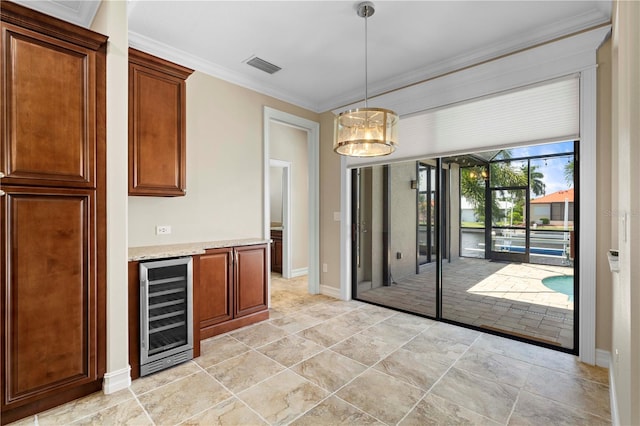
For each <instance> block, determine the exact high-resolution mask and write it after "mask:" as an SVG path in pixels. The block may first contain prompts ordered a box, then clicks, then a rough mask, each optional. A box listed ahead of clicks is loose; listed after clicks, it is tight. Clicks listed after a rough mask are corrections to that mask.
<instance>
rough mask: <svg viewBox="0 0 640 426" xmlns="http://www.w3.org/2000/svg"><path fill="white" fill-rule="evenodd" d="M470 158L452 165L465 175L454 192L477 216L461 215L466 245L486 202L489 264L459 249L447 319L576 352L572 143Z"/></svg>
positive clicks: (446, 294) (449, 275)
mask: <svg viewBox="0 0 640 426" xmlns="http://www.w3.org/2000/svg"><path fill="white" fill-rule="evenodd" d="M470 156H471V157H472V158H471V159H469V158H467V159H464V158H462V157H455V158H451V159H447V161H448V162H450V163H452V164H459V165H460V167H461V168H460V170H461V172H460V194H459V195H458V194H455V193H454V192H455V191H454V190H452V189H451V188H449V192H450V196H451V197H455V196H459V197H460V199H461V200H463V199H465V200H467V201H465V202H466V203H467V205H470V208H472V209H474V210H473V213H474V214H473V215H472V214H471V213H467V214H466V215H465V213H464V211H463V210H462V209H461V216H460V227H461V230H462V232H460V235H461V240H462V238H463V237H464V231H465V230H466V229H468V228H469V227H470V225H474V224H475V223H477V221H478V219H480V220H481V218H480V214H479V212H478V208H480V209H482V201H483V200H486V202H485V203H484V214H485V217H484V219H485V220H484V224H485V229H484V240H485V241H484V242H485V244H484V246H485V252H484V258H483V257H482V256H478V255H477V253H482V251H472V250H470V248H475V247H476V245H473V244H469V243H468V242H467V243H464V242H462V241H461V247H460V252H459V253H460V256H459V257H457V258H453V259H452V260H451V261H450V262H446V263H443V265H442V281H441V293H442V311H441V316H442V319H445V320H450V321H454V322H457V323H461V324H464V325H468V326H472V327H476V328H479V329H484V330H487V331H490V332H494V333H498V334H503V335H508V336H512V337H515V338H517V339H522V340H527V341H530V342H535V343H538V344H541V345H544V346H549V347H556V348H558V349H563V350H566V351H573V350H574V348H575V334H576V330H577V328H576V327H575V320H576V317H575V315H574V303H575V300H576V297H575V294H576V293H577V292H576V289H575V279H574V264H575V261H576V259H577V253H575V244H572V243H573V242H574V241H575V238H574V236H575V233H574V221H575V220H576V219H577V215H576V214H575V212H574V203H575V200H574V198H573V192H574V187H575V182H574V179H573V167H574V164H575V156H574V143H573V142H565V143H559V144H548V145H538V146H529V147H522V148H513V149H509V150H500V151H491V152H478V153H473V154H470ZM473 161H475V162H476V164H474V165H471V166H469V165H468V164H469V163H473ZM482 161H484V162H485V163H484V164H482V165H480V164H478V163H482ZM483 170H486V171H487V173H486V176H484V177H483V178H482V179H479V178H478V176H479V174H478V173H481V172H482V171H483ZM472 173H473V175H472V176H473V177H474V178H475V180H474V179H470V176H471V174H472ZM483 190H484V198H483V197H481V196H478V194H479V193H482V191H483ZM474 194H475V195H474ZM468 200H473V202H469V201H468ZM461 205H463V203H462V201H461ZM476 226H477V225H476ZM476 229H478V228H476ZM571 247H574V250H573V251H572V249H571Z"/></svg>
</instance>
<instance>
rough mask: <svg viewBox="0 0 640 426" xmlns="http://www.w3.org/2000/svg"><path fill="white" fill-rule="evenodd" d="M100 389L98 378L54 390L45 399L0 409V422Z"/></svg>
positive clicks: (39, 411)
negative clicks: (0, 418) (60, 390)
mask: <svg viewBox="0 0 640 426" xmlns="http://www.w3.org/2000/svg"><path fill="white" fill-rule="evenodd" d="M100 390H102V379H99V380H97V381H95V382H91V383H87V384H85V385H82V386H77V387H74V388H72V389H69V390H67V391H62V392H56V394H55V395H52V396H50V397H47V398H45V399H41V400H39V401H35V402H32V403H29V404H25V405H21V406H20V407H16V408H12V409H9V410H4V411H2V422H1V424H3V425H6V424H8V423H12V422H15V421H17V420H20V419H23V418H25V417H27V416H30V415H33V414H36V413H41V412H43V411H46V410H49V409H51V408H54V407H57V406H59V405H62V404H65V403H67V402H70V401H73V400H74V399H78V398H81V397H83V396H86V395H89V394H92V393H94V392H98V391H100Z"/></svg>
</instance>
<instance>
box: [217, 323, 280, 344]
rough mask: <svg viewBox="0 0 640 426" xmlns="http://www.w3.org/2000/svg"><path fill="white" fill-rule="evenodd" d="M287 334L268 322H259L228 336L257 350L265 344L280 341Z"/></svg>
mask: <svg viewBox="0 0 640 426" xmlns="http://www.w3.org/2000/svg"><path fill="white" fill-rule="evenodd" d="M288 334H289V333H287V332H286V331H284V330H283V329H281V328H278V327H276V326H273V325H271V324H269V323H268V322H261V323H258V324H255V325H251V326H249V327H244V328H241V329H240V330H238V331H234V332H232V333H230V334H229V335H230V336H231V337H233V338H235V339H238V340H239V341H241V342H242V343H244V344H245V345H247V346H251V347H252V348H257V347H260V346H263V345H266V344H267V343H271V342H275V341H276V340H279V339H282V338H283V337H285V336H287V335H288Z"/></svg>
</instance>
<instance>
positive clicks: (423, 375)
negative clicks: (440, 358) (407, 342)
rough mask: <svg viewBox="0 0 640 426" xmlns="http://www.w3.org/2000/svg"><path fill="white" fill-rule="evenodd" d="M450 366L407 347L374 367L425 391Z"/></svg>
mask: <svg viewBox="0 0 640 426" xmlns="http://www.w3.org/2000/svg"><path fill="white" fill-rule="evenodd" d="M448 368H449V367H448V366H446V365H444V364H440V363H439V362H431V357H429V356H428V355H426V354H421V353H416V352H411V351H408V350H405V349H398V350H397V351H395V352H393V353H392V354H391V355H389V356H388V357H386V358H385V359H383V360H382V361H380V362H379V363H378V364H376V365H375V366H374V369H376V370H378V371H382V372H383V373H386V374H389V375H390V376H393V377H395V378H397V379H399V380H402V381H403V382H406V383H410V384H412V385H414V386H416V387H419V388H421V389H422V390H424V391H428V390H429V389H430V388H431V386H433V385H434V384H435V383H436V382H437V381H438V379H440V377H441V376H442V375H443V374H444V373H445V372H446V371H447V369H448Z"/></svg>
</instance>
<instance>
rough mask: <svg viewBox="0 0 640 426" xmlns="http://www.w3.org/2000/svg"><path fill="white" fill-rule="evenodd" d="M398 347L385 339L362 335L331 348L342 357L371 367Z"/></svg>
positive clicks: (356, 335)
mask: <svg viewBox="0 0 640 426" xmlns="http://www.w3.org/2000/svg"><path fill="white" fill-rule="evenodd" d="M397 348H398V346H397V345H396V344H395V343H389V342H387V341H386V340H384V339H378V338H375V337H371V336H365V335H363V334H361V333H359V334H355V335H353V336H351V337H349V338H348V339H347V340H343V341H342V342H340V343H338V344H336V345H333V346H331V349H332V350H333V351H335V352H337V353H339V354H341V355H344V356H346V357H349V358H351V359H353V360H356V361H358V362H360V363H362V364H365V365H368V366H371V365H373V364H375V363H376V362H378V361H380V360H381V359H382V358H384V357H386V356H387V355H389V354H390V353H391V352H393V351H394V350H395V349H397Z"/></svg>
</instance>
